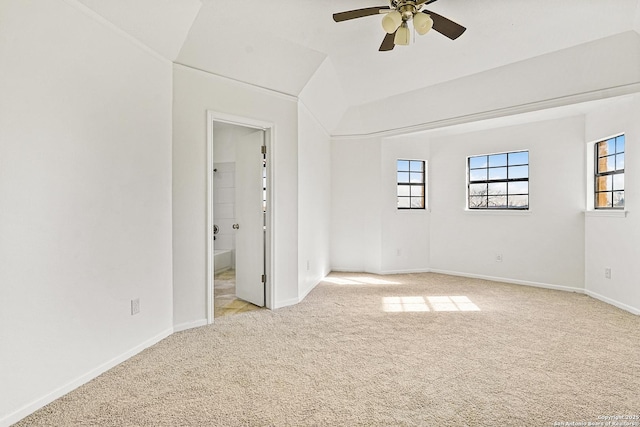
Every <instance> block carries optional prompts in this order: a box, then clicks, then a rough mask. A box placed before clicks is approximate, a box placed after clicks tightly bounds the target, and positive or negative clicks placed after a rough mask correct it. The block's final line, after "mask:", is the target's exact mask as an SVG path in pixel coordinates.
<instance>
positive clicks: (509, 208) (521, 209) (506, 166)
mask: <svg viewBox="0 0 640 427" xmlns="http://www.w3.org/2000/svg"><path fill="white" fill-rule="evenodd" d="M519 153H526V154H527V162H526V163H512V164H510V163H509V157H510V155H515V154H519ZM502 155H504V156H505V157H506V161H505V163H504V165H498V166H491V165H490V157H492V156H502ZM482 157H486V166H484V167H480V168H478V167H475V168H472V167H471V166H472V165H471V163H472V159H475V158H482ZM530 161H531V159H530V152H529V150H528V149H522V150H515V151H504V152H499V153H490V154H477V155H473V156H467V202H466V205H467V210H469V211H475V212H491V211H493V212H496V211H497V212H528V211H529V210H530V207H531V200H530V194H531V193H530V185H529V184H530V179H531V173H530ZM520 166H526V167H527V173H526V178H509V170H510V168H513V167H520ZM499 168H504V169H505V170H506V177H505V178H500V179H491V178H490V170H491V169H499ZM480 170H486V179H480V180H478V179H476V180H472V177H471V176H472V171H480ZM516 182H526V183H527V192H526V193H522V192H515V193H511V194H510V193H509V184H510V183H516ZM473 184H484V185H486V186H487V192H486V194H485V195H484V197H485V198H486V205H484V206H482V205H480V206H472V203H471V198H472V197H478V196H477V195H474V194H472V191H471V185H473ZM490 184H505V188H506V192H505V193H504V195H499V194H496V195H494V196H496V197H498V196H502V197H505V205H504V206H499V207H492V206H490V204H489V198H490V197H491V194H489V191H490V190H489V185H490ZM509 196H513V197H515V196H526V197H527V204H526V206H523V207H520V206H510V205H509Z"/></svg>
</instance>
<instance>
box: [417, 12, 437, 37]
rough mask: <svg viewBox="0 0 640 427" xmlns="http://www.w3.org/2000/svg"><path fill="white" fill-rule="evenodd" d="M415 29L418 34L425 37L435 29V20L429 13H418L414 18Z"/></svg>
mask: <svg viewBox="0 0 640 427" xmlns="http://www.w3.org/2000/svg"><path fill="white" fill-rule="evenodd" d="M413 27H414V28H415V29H416V32H417V33H418V34H420V35H421V36H423V35H425V34H427V33H428V32H429V30H431V28H433V19H431V16H429V14H427V13H423V12H418V13H416V14H415V15H414V17H413Z"/></svg>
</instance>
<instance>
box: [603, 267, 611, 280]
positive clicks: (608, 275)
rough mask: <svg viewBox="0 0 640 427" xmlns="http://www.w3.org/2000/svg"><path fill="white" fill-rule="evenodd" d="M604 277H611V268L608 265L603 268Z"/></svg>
mask: <svg viewBox="0 0 640 427" xmlns="http://www.w3.org/2000/svg"><path fill="white" fill-rule="evenodd" d="M604 278H605V279H611V269H610V268H608V267H607V268H605V269H604Z"/></svg>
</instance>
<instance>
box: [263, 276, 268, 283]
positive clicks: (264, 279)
mask: <svg viewBox="0 0 640 427" xmlns="http://www.w3.org/2000/svg"><path fill="white" fill-rule="evenodd" d="M262 283H267V276H266V274H263V275H262Z"/></svg>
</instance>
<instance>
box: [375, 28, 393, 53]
mask: <svg viewBox="0 0 640 427" xmlns="http://www.w3.org/2000/svg"><path fill="white" fill-rule="evenodd" d="M395 36H396V33H395V31H394V32H393V33H392V34H387V35H386V36H384V40H382V44H381V45H380V49H378V50H379V51H380V52H386V51H388V50H393V48H394V47H396V44H395V42H394V41H393V39H394V38H395Z"/></svg>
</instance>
